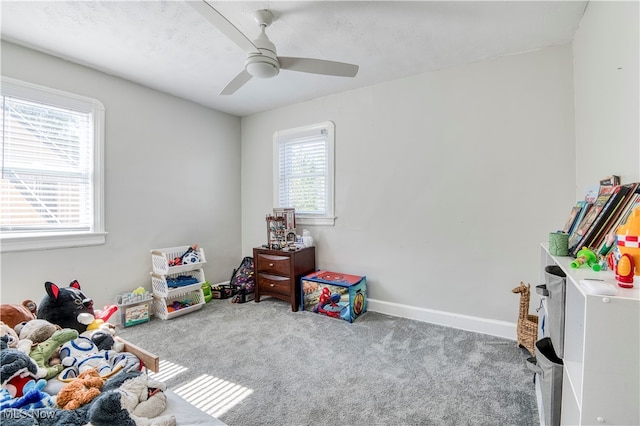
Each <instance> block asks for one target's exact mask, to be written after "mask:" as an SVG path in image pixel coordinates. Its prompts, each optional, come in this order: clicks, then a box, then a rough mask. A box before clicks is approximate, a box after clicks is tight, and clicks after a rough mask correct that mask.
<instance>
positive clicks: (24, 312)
mask: <svg viewBox="0 0 640 426" xmlns="http://www.w3.org/2000/svg"><path fill="white" fill-rule="evenodd" d="M36 311H37V305H36V304H35V302H33V301H32V300H25V301H24V302H22V305H15V304H2V305H0V320H2V322H4V323H5V324H7V325H8V326H9V327H11V328H13V327H15V326H16V324H20V323H21V322H23V321H29V320H32V319H34V318H36Z"/></svg>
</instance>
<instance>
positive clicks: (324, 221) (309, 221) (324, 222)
mask: <svg viewBox="0 0 640 426" xmlns="http://www.w3.org/2000/svg"><path fill="white" fill-rule="evenodd" d="M335 224H336V218H335V217H304V216H298V215H296V226H298V225H319V226H333V225H335Z"/></svg>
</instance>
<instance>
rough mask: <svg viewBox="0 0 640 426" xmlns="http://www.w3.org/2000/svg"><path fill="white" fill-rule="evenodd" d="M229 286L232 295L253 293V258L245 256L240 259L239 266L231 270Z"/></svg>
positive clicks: (254, 283) (254, 282)
mask: <svg viewBox="0 0 640 426" xmlns="http://www.w3.org/2000/svg"><path fill="white" fill-rule="evenodd" d="M229 285H230V286H231V288H232V289H233V293H234V294H237V293H238V294H248V293H253V289H254V287H255V285H256V281H255V276H254V274H253V257H250V256H247V257H245V258H244V259H242V262H240V266H238V267H237V268H236V269H234V270H233V274H231V280H229Z"/></svg>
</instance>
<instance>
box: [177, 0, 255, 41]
mask: <svg viewBox="0 0 640 426" xmlns="http://www.w3.org/2000/svg"><path fill="white" fill-rule="evenodd" d="M187 4H188V5H189V6H191V7H192V8H194V9H195V10H196V11H198V13H200V15H202V16H203V17H204V18H205V19H206V20H207V21H209V22H211V23H212V24H213V25H214V26H215V27H216V28H217V29H219V30H220V32H222V34H224V35H225V36H227V37H228V38H229V39H230V40H231V41H232V42H234V43H235V44H237V45H238V46H240V48H241V49H243V50H245V51H247V52H249V53H260V51H259V50H258V48H257V47H256V45H255V44H253V42H252V41H251V40H249V39H248V38H247V36H245V35H244V34H243V33H242V31H240V30H239V29H237V28H236V26H235V25H233V24H232V23H231V22H229V20H228V19H227V18H225V17H224V16H223V15H222V14H221V13H220V12H218V11H217V10H216V9H215V8H214V7H213V6H211V5H210V4H209V3H207V2H206V1H204V0H199V1H187Z"/></svg>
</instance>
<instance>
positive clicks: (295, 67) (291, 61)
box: [278, 56, 359, 77]
mask: <svg viewBox="0 0 640 426" xmlns="http://www.w3.org/2000/svg"><path fill="white" fill-rule="evenodd" d="M278 62H280V68H282V69H285V70H291V71H301V72H308V73H312V74H324V75H335V76H338V77H355V76H356V74H357V73H358V68H359V67H358V66H357V65H353V64H346V63H344V62H334V61H325V60H323V59H311V58H292V57H287V56H278Z"/></svg>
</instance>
